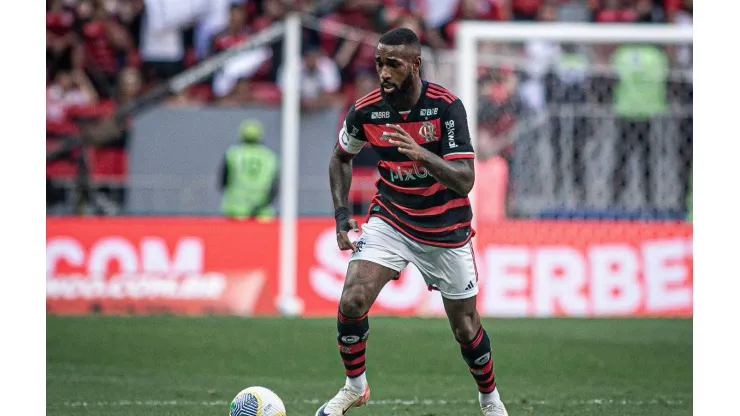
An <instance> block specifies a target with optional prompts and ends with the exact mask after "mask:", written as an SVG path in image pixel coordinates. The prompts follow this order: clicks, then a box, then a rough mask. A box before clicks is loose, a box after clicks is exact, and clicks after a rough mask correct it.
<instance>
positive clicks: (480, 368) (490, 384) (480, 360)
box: [458, 326, 496, 394]
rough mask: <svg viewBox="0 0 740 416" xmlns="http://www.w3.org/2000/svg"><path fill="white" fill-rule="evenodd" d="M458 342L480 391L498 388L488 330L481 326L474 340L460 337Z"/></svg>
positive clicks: (489, 392)
mask: <svg viewBox="0 0 740 416" xmlns="http://www.w3.org/2000/svg"><path fill="white" fill-rule="evenodd" d="M458 342H459V343H460V351H461V352H462V356H463V359H464V360H465V362H466V363H468V368H469V369H470V374H471V375H472V376H473V378H474V379H475V382H476V383H477V384H478V391H479V392H480V393H482V394H491V393H492V392H493V391H494V390H495V389H496V379H495V378H494V376H493V361H492V360H491V341H490V340H489V338H488V334H487V333H486V330H485V329H483V326H480V328H479V329H478V332H477V333H476V335H475V337H474V338H472V340H469V341H467V342H463V341H460V340H459V339H458Z"/></svg>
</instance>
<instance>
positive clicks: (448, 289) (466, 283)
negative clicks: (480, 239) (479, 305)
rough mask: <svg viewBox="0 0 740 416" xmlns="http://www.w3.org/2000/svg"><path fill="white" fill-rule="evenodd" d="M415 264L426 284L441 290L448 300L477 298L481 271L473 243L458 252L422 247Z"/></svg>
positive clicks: (415, 257) (460, 248)
mask: <svg viewBox="0 0 740 416" xmlns="http://www.w3.org/2000/svg"><path fill="white" fill-rule="evenodd" d="M413 262H414V264H415V265H416V267H417V268H418V269H419V271H420V272H421V275H422V277H423V278H424V281H425V282H426V284H427V285H431V286H434V287H435V288H437V289H439V291H440V293H442V297H444V298H445V299H451V300H461V299H467V298H471V297H474V296H475V295H477V294H478V268H477V266H476V264H475V254H474V253H473V249H472V246H471V244H470V243H468V244H465V245H464V246H462V247H456V248H439V247H433V248H432V247H429V246H419V249H418V250H415V256H414V259H413Z"/></svg>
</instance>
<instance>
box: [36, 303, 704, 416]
mask: <svg viewBox="0 0 740 416" xmlns="http://www.w3.org/2000/svg"><path fill="white" fill-rule="evenodd" d="M484 325H485V327H486V329H487V330H488V332H489V335H490V337H491V342H492V344H493V357H494V366H495V371H496V380H497V384H498V387H499V391H500V392H501V395H502V398H503V399H504V401H505V403H506V404H507V407H508V409H509V413H510V414H511V416H516V415H548V416H551V415H564V416H565V415H567V416H578V415H602V416H609V415H630V416H637V415H672V416H680V415H690V414H691V408H692V321H691V320H679V319H675V320H673V319H598V320H591V319H486V320H484ZM370 328H371V330H370V339H369V342H368V350H367V364H368V380H369V382H370V386H371V388H372V403H371V404H370V405H369V406H367V407H363V408H360V409H355V410H353V411H351V412H350V413H349V414H351V415H356V416H363V415H365V416H371V415H375V416H380V415H409V416H411V415H413V416H442V415H444V416H448V415H449V416H452V415H479V414H480V410H479V408H478V406H477V404H476V401H477V390H476V388H475V383H474V382H473V379H472V377H471V376H470V374H469V373H468V370H467V367H466V365H465V364H464V362H463V360H462V357H461V356H460V350H459V347H458V345H457V343H456V342H455V341H454V339H453V338H452V335H451V333H450V330H449V326H448V324H447V321H446V320H444V319H419V318H390V317H372V316H371V318H370ZM46 331H47V332H46V403H47V404H46V410H47V414H48V415H115V416H124V415H137V416H145V415H178V416H187V415H199V416H202V415H223V416H225V415H227V414H228V409H229V402H230V400H231V399H232V398H233V396H234V395H235V394H236V393H237V392H238V391H239V390H241V389H242V388H245V387H248V386H252V385H262V386H265V387H268V388H271V389H273V390H274V391H275V392H277V393H278V395H280V396H281V397H282V399H283V400H284V401H285V404H286V406H287V410H288V415H289V416H297V415H305V416H313V415H314V412H315V411H316V409H317V408H318V406H319V405H320V404H321V403H323V402H324V401H325V400H327V399H328V398H330V397H331V396H333V395H334V394H335V393H336V391H337V389H338V388H339V387H340V386H341V385H342V383H343V382H344V376H343V367H342V364H341V361H340V358H339V353H338V351H337V347H336V339H335V336H336V323H335V320H334V319H281V318H236V317H202V318H187V317H173V316H157V317H104V316H93V317H55V316H48V317H47V321H46Z"/></svg>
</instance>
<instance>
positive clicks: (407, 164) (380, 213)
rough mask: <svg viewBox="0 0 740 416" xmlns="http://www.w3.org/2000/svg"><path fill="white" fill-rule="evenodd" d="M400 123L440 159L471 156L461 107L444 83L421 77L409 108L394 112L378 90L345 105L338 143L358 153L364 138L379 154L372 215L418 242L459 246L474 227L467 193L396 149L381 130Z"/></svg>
mask: <svg viewBox="0 0 740 416" xmlns="http://www.w3.org/2000/svg"><path fill="white" fill-rule="evenodd" d="M386 124H397V125H399V126H401V127H402V128H403V129H404V130H405V131H406V132H407V133H409V135H411V137H413V138H414V139H415V140H416V143H418V144H419V145H420V146H422V147H424V148H426V149H427V150H429V151H431V152H432V153H434V154H437V155H439V156H440V157H442V158H444V159H445V160H455V159H473V158H474V156H475V155H474V153H473V147H472V146H471V144H470V133H469V131H468V122H467V116H466V114H465V107H464V106H463V104H462V102H461V101H460V99H458V98H457V97H455V96H454V95H453V94H452V93H450V92H449V91H448V90H446V89H445V88H443V87H441V86H439V85H437V84H434V83H431V82H427V81H423V86H422V92H421V97H420V98H419V101H418V102H417V103H416V105H415V106H414V107H413V108H412V109H411V110H410V111H408V112H398V111H396V110H395V109H394V108H393V107H391V105H390V104H388V103H387V102H386V101H385V100H384V99H383V98H382V96H381V94H380V89H377V90H375V91H373V92H371V93H369V94H368V95H366V96H365V97H363V98H361V99H359V100H358V101H357V102H356V103H355V104H354V105H353V106H352V107H351V108H350V110H349V112H348V113H347V116H346V118H345V120H344V125H343V127H342V129H341V131H340V132H339V147H340V148H341V149H342V150H343V151H345V152H347V153H350V154H357V153H359V152H360V150H362V147H363V146H364V145H365V144H366V143H368V142H369V143H370V145H371V146H372V147H373V148H374V149H375V150H376V151H377V153H378V155H379V156H380V162H378V172H379V173H380V179H379V180H378V182H377V188H378V192H377V194H376V195H375V198H374V199H373V201H372V203H371V205H370V215H371V216H376V217H379V218H381V219H383V220H384V221H386V222H387V223H389V224H390V225H391V226H393V227H395V228H396V229H397V230H398V231H399V232H401V233H403V234H404V235H406V236H407V237H409V238H411V239H413V240H416V241H418V242H421V243H424V244H429V245H433V246H439V247H460V246H462V245H464V244H465V243H467V242H468V241H469V240H470V238H471V237H472V236H473V234H474V232H473V230H472V228H471V226H470V224H471V220H472V219H473V211H472V209H471V207H470V200H469V199H468V197H467V195H461V194H459V193H457V192H455V191H453V190H452V189H448V188H447V187H445V186H444V185H442V184H441V183H439V182H438V181H437V180H436V179H435V178H434V177H432V175H430V174H429V172H428V171H427V170H426V168H424V167H423V166H422V164H421V163H420V162H416V161H413V160H411V159H410V158H409V157H408V156H406V155H404V154H403V153H400V152H399V151H398V150H397V148H396V146H395V145H392V144H390V143H389V142H388V139H387V138H386V137H385V136H384V133H386V132H388V133H390V132H392V131H393V130H392V129H390V128H389V127H386Z"/></svg>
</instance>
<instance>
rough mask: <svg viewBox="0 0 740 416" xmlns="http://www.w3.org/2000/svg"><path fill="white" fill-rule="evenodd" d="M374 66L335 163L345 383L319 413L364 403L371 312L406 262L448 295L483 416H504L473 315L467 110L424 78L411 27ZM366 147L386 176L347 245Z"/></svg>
mask: <svg viewBox="0 0 740 416" xmlns="http://www.w3.org/2000/svg"><path fill="white" fill-rule="evenodd" d="M375 65H376V70H377V72H378V76H379V77H380V88H379V89H376V90H375V91H373V92H371V93H369V94H367V95H366V96H365V97H363V98H361V99H359V100H358V101H357V102H356V103H355V104H354V105H353V106H352V107H351V108H350V110H349V112H348V114H347V117H346V119H345V121H344V126H343V128H342V129H341V131H340V133H339V142H338V144H337V145H336V147H335V148H334V153H333V155H332V157H331V161H330V163H329V177H330V182H331V193H332V199H333V201H334V208H335V214H334V215H335V218H336V226H337V243H338V244H339V248H340V249H342V250H352V254H351V260H350V263H349V267H348V270H347V276H346V280H345V282H344V289H343V291H342V296H341V299H340V301H339V312H338V319H337V341H338V344H339V353H340V355H341V357H342V361H343V362H344V367H345V373H346V376H347V378H346V382H345V385H344V387H342V388H341V389H340V390H339V393H337V395H336V396H334V398H332V399H331V400H329V401H328V402H327V403H325V404H324V405H323V406H321V407H320V408H319V410H318V411H317V412H316V416H341V415H344V414H345V413H346V412H347V411H348V410H349V409H351V408H353V407H357V406H360V405H363V404H365V403H367V402H368V400H369V398H370V387H369V386H368V382H367V377H366V375H365V369H366V367H365V346H366V344H367V342H368V335H369V329H370V325H369V321H368V316H367V313H368V311H369V310H370V307H371V305H372V304H373V302H374V301H375V299H376V298H377V296H378V294H379V293H380V291H381V290H382V289H383V287H384V286H385V284H386V283H388V282H389V281H391V280H393V279H396V278H398V274H399V272H400V271H401V270H403V269H404V268H405V267H406V265H407V264H408V263H413V264H414V265H416V267H417V268H418V269H419V270H420V271H421V274H422V276H423V277H424V280H425V282H426V283H427V285H428V286H429V288H430V289H437V290H439V291H440V293H441V294H442V299H443V302H444V308H445V311H446V313H447V317H448V319H449V322H450V326H451V328H452V332H453V334H454V336H455V339H456V340H457V342H458V343H459V344H460V350H461V352H462V356H463V359H464V360H465V362H466V363H467V365H468V367H469V369H470V373H471V374H472V376H473V378H474V379H475V382H476V383H477V385H478V392H479V393H478V398H479V401H480V405H481V410H482V412H483V415H485V416H506V415H507V412H506V408H505V407H504V404H503V403H502V402H501V399H500V397H499V393H498V391H497V389H496V381H495V379H494V376H493V364H492V361H491V343H490V340H489V337H488V334H487V333H486V331H485V329H483V327H482V326H481V322H480V317H479V316H478V312H477V310H476V295H477V293H478V284H477V280H478V277H477V271H476V266H475V259H474V255H473V249H472V245H471V243H470V239H471V238H472V237H473V234H474V232H473V230H472V229H471V226H470V222H471V219H472V217H473V213H472V210H471V207H470V201H469V199H468V197H467V195H468V193H469V192H470V190H471V189H472V187H473V181H474V179H475V172H474V165H473V159H474V154H473V148H472V146H471V144H470V137H469V132H468V126H467V119H466V114H465V107H464V106H463V104H462V102H461V101H460V100H459V99H458V98H457V97H455V96H454V95H453V94H452V93H450V92H449V91H447V90H446V89H444V88H443V87H441V86H439V85H436V84H433V83H430V82H427V81H424V80H422V79H421V78H420V75H419V70H420V68H421V47H420V44H419V39H418V38H417V37H416V35H415V34H414V32H412V31H411V30H409V29H403V28H401V29H394V30H391V31H389V32H387V33H385V34H384V35H383V36H382V37H381V38H380V41H379V42H378V46H377V49H376V53H375ZM367 142H369V143H370V145H372V146H373V147H374V148H375V150H376V151H377V152H378V154H379V156H380V159H381V161H380V162H379V163H378V170H379V172H380V176H381V178H380V179H379V181H378V184H377V186H378V192H377V194H376V195H375V198H374V199H373V201H372V203H371V205H370V218H369V220H368V222H367V223H366V224H364V225H363V226H362V235H361V236H360V237H359V239H358V240H357V241H355V242H351V241H350V239H349V238H348V235H347V233H348V231H350V230H354V231H359V229H358V225H357V221H355V220H353V219H350V215H349V210H348V209H347V197H348V192H349V188H350V183H351V181H352V170H351V162H352V158H353V157H354V155H355V154H357V153H358V152H359V151H360V150H361V149H362V148H363V146H364V145H365V144H366V143H367Z"/></svg>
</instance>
